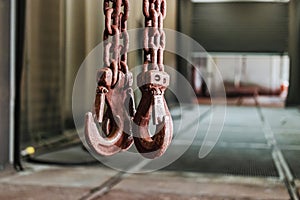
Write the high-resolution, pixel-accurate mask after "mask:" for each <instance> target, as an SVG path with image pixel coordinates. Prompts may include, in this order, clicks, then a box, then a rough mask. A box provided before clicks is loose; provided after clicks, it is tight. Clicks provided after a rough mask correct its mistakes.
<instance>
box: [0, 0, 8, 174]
mask: <svg viewBox="0 0 300 200" xmlns="http://www.w3.org/2000/svg"><path fill="white" fill-rule="evenodd" d="M0 27H1V29H0V116H1V120H0V170H1V169H3V168H4V167H5V165H6V164H8V163H9V124H10V120H9V119H10V106H9V105H10V1H9V0H0Z"/></svg>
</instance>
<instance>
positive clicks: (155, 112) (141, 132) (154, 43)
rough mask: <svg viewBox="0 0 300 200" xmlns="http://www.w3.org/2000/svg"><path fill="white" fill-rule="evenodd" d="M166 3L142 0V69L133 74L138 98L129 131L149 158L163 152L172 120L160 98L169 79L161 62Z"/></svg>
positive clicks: (170, 137) (166, 144)
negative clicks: (137, 104) (150, 129)
mask: <svg viewBox="0 0 300 200" xmlns="http://www.w3.org/2000/svg"><path fill="white" fill-rule="evenodd" d="M166 6H167V5H166V1H165V0H143V13H144V16H145V31H144V65H143V72H142V73H141V74H139V75H138V78H137V79H138V86H139V88H140V90H141V92H142V99H141V101H140V103H139V106H138V108H137V112H136V114H135V116H134V125H133V133H134V143H135V146H136V148H137V150H138V151H139V152H140V153H141V154H142V155H143V156H144V157H146V158H150V159H153V158H156V157H160V156H161V155H163V154H164V153H165V151H166V150H167V148H168V146H169V145H170V143H171V140H172V136H173V121H172V118H171V114H170V112H169V109H168V106H167V103H166V100H165V98H164V93H165V90H166V89H167V87H168V86H169V82H170V77H169V75H168V74H167V73H166V72H165V71H164V65H163V56H164V49H165V40H166V38H165V32H164V30H163V20H164V19H165V17H166ZM151 115H152V120H153V124H154V125H156V130H155V134H153V135H151V133H150V132H149V121H150V118H151Z"/></svg>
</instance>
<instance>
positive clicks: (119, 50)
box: [103, 0, 129, 85]
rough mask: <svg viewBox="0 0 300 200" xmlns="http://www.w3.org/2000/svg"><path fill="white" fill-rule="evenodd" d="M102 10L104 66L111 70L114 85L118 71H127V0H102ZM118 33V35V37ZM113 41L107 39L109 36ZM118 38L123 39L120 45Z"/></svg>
mask: <svg viewBox="0 0 300 200" xmlns="http://www.w3.org/2000/svg"><path fill="white" fill-rule="evenodd" d="M103 10H104V13H105V30H104V34H103V40H104V44H103V45H104V55H103V62H104V67H109V68H111V70H112V72H113V78H112V85H115V84H116V82H117V79H118V71H119V70H121V71H123V72H124V73H125V74H126V73H127V72H128V66H127V52H128V47H129V39H128V32H127V20H128V16H129V2H128V0H104V5H103ZM118 35H120V37H118ZM110 36H111V37H112V38H113V41H109V37H110ZM120 39H123V45H120Z"/></svg>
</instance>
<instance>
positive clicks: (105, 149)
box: [84, 62, 135, 156]
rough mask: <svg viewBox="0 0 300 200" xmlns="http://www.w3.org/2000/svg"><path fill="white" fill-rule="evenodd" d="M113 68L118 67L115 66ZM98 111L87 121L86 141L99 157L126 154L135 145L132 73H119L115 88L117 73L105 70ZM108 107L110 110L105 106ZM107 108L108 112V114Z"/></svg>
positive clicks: (97, 102)
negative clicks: (132, 127)
mask: <svg viewBox="0 0 300 200" xmlns="http://www.w3.org/2000/svg"><path fill="white" fill-rule="evenodd" d="M111 65H115V64H114V62H113V63H112V64H111ZM97 76H98V77H99V79H98V88H97V91H96V98H95V104H94V105H95V108H94V111H93V113H91V112H89V113H87V114H86V118H85V130H84V132H85V138H86V141H87V144H88V146H89V147H90V148H91V149H92V150H93V151H94V152H95V153H97V154H100V155H103V156H111V155H114V154H116V153H118V152H120V151H125V150H127V149H129V148H130V147H131V145H132V144H133V138H132V136H131V125H132V118H133V115H134V113H135V108H134V100H133V91H132V89H131V85H132V79H133V78H132V74H131V73H130V72H127V73H123V72H122V71H119V72H118V80H117V82H116V84H115V85H112V84H111V83H112V80H113V78H112V77H113V72H112V70H111V69H110V68H107V67H106V68H102V69H101V70H99V72H98V75H97ZM105 105H106V106H105ZM105 107H106V110H105Z"/></svg>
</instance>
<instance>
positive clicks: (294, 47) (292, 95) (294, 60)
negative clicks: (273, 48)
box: [287, 0, 300, 106]
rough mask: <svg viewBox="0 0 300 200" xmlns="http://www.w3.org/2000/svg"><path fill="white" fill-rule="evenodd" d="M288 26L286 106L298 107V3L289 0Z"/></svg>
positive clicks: (299, 61)
mask: <svg viewBox="0 0 300 200" xmlns="http://www.w3.org/2000/svg"><path fill="white" fill-rule="evenodd" d="M289 12H290V24H289V29H290V30H289V31H290V33H289V38H290V40H289V56H290V63H291V66H290V88H289V95H288V99H287V105H288V106H294V105H300V2H299V1H298V0H291V2H290V7H289Z"/></svg>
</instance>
